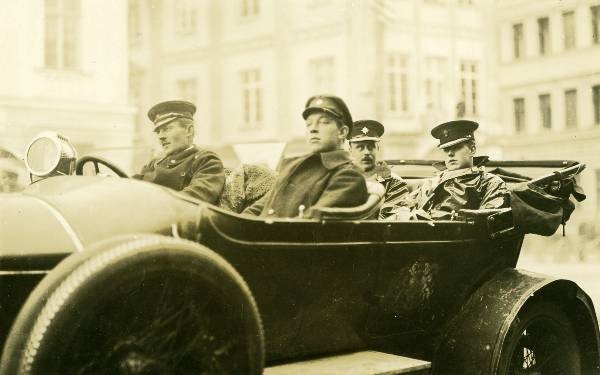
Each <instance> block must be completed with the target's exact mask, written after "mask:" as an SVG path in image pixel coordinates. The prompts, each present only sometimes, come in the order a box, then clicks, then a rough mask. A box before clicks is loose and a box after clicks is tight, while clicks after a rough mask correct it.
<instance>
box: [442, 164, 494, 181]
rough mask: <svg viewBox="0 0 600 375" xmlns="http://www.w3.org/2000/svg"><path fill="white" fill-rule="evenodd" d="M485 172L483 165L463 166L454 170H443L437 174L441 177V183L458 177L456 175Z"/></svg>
mask: <svg viewBox="0 0 600 375" xmlns="http://www.w3.org/2000/svg"><path fill="white" fill-rule="evenodd" d="M483 172H484V169H483V167H471V168H462V169H456V170H453V171H449V170H443V171H442V172H440V173H439V175H438V176H437V177H438V178H439V182H438V184H441V183H443V182H445V181H448V180H451V179H453V178H456V177H462V176H467V175H473V174H480V173H483Z"/></svg>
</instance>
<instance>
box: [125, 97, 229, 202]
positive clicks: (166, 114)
mask: <svg viewBox="0 0 600 375" xmlns="http://www.w3.org/2000/svg"><path fill="white" fill-rule="evenodd" d="M195 112H196V106H194V105H193V104H192V103H190V102H186V101H180V100H172V101H166V102H162V103H158V104H157V105H155V106H154V107H152V108H150V110H149V111H148V118H150V121H152V123H153V124H154V133H156V135H157V137H158V140H159V142H160V145H161V146H162V148H163V150H164V154H165V156H163V157H161V158H158V159H154V160H151V161H150V163H148V164H147V165H145V166H144V167H143V168H142V171H141V173H140V174H136V175H134V176H133V178H137V179H139V180H145V181H149V182H154V183H156V184H159V185H163V186H166V187H169V188H171V189H174V190H178V191H182V192H183V193H186V194H189V195H191V196H192V197H194V198H197V199H200V200H202V201H205V202H208V203H212V204H215V203H216V202H217V201H218V199H219V196H220V195H221V191H222V190H223V185H224V184H225V172H224V171H223V163H222V162H221V159H219V157H218V156H217V155H216V154H215V153H214V152H211V151H207V150H202V149H199V148H197V147H196V146H195V145H194V144H193V140H194V118H193V116H194V113H195Z"/></svg>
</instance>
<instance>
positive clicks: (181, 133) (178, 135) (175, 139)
mask: <svg viewBox="0 0 600 375" xmlns="http://www.w3.org/2000/svg"><path fill="white" fill-rule="evenodd" d="M154 132H155V133H156V135H157V136H158V141H159V142H160V145H161V146H162V148H163V150H164V152H165V154H166V155H170V154H172V153H174V152H177V151H181V150H183V149H185V148H187V147H189V146H190V145H191V144H192V136H193V130H192V125H191V124H185V123H181V121H180V120H175V121H173V122H170V123H168V124H167V125H163V126H161V127H159V128H158V129H156V130H154Z"/></svg>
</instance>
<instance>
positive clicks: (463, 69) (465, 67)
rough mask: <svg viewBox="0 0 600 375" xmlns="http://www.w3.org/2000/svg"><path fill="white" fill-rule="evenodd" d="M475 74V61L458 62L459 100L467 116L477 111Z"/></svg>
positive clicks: (477, 99) (473, 114) (476, 113)
mask: <svg viewBox="0 0 600 375" xmlns="http://www.w3.org/2000/svg"><path fill="white" fill-rule="evenodd" d="M477 74H478V73H477V62H475V61H466V60H465V61H462V62H461V63H460V85H459V86H460V100H461V102H462V103H463V107H464V114H465V115H467V116H469V115H470V116H477V115H478V113H479V108H478V104H479V103H478V101H479V97H478V87H477V86H478V82H477V81H478V80H477Z"/></svg>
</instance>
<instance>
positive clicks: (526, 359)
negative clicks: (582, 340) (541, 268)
mask: <svg viewBox="0 0 600 375" xmlns="http://www.w3.org/2000/svg"><path fill="white" fill-rule="evenodd" d="M500 362H501V363H500V371H499V372H498V373H499V374H510V375H577V374H581V356H580V351H579V347H578V343H577V338H576V337H575V334H574V332H573V328H572V325H571V323H570V321H569V319H568V318H567V316H566V315H565V314H564V313H563V312H562V311H561V310H560V309H559V308H558V307H557V306H555V305H553V304H549V303H545V302H541V301H531V302H530V304H529V305H527V306H526V307H525V310H524V311H522V312H521V313H519V315H518V316H517V318H516V319H515V320H514V322H513V326H512V327H511V328H510V332H509V334H508V336H507V339H506V343H505V346H504V347H503V353H502V357H501V359H500Z"/></svg>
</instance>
